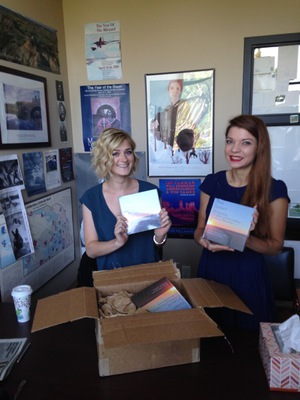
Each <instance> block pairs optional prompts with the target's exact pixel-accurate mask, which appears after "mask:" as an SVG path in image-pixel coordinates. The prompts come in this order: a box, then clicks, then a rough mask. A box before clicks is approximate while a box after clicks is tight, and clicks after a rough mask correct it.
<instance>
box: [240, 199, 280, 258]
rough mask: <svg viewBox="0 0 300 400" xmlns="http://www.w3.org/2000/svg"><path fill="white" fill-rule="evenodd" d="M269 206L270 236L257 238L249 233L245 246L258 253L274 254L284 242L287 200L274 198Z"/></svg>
mask: <svg viewBox="0 0 300 400" xmlns="http://www.w3.org/2000/svg"><path fill="white" fill-rule="evenodd" d="M270 207H271V214H270V219H271V221H270V238H269V239H259V238H257V237H255V236H252V235H250V236H249V237H248V239H247V242H246V246H247V247H248V248H249V249H251V250H254V251H256V252H258V253H263V254H273V255H275V254H278V253H279V252H280V251H281V250H282V247H283V244H284V234H285V228H286V220H287V211H288V200H287V199H285V198H279V199H276V200H274V201H272V202H271V203H270Z"/></svg>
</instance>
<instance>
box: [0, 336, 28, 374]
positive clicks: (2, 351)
mask: <svg viewBox="0 0 300 400" xmlns="http://www.w3.org/2000/svg"><path fill="white" fill-rule="evenodd" d="M26 341H27V339H26V338H18V339H0V381H3V379H4V378H6V376H7V375H8V374H9V373H10V370H11V369H12V367H13V366H14V364H15V362H16V361H17V360H18V359H19V357H21V355H22V351H23V349H24V346H25V343H26Z"/></svg>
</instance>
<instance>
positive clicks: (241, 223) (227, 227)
mask: <svg viewBox="0 0 300 400" xmlns="http://www.w3.org/2000/svg"><path fill="white" fill-rule="evenodd" d="M254 211H255V209H254V208H252V207H248V206H244V205H241V204H237V203H232V202H230V201H225V200H221V199H217V198H216V199H215V200H214V202H213V206H212V209H211V211H210V214H209V217H208V220H207V223H206V226H205V229H204V233H203V238H204V239H207V240H210V241H211V242H214V243H218V244H222V245H224V246H228V247H231V248H233V249H235V250H239V251H243V250H244V248H245V244H246V240H247V238H248V235H249V232H250V227H251V223H252V219H253V214H254Z"/></svg>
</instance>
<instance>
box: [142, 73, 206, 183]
mask: <svg viewBox="0 0 300 400" xmlns="http://www.w3.org/2000/svg"><path fill="white" fill-rule="evenodd" d="M145 85H146V112H147V139H148V175H149V176H172V177H176V176H177V177H180V176H185V177H187V176H191V177H193V176H206V175H208V174H209V173H211V172H213V136H214V135H213V128H214V124H213V120H214V118H213V115H214V69H207V70H198V71H184V72H173V73H163V74H146V75H145Z"/></svg>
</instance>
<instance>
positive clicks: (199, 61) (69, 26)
mask: <svg viewBox="0 0 300 400" xmlns="http://www.w3.org/2000/svg"><path fill="white" fill-rule="evenodd" d="M82 4H83V3H82V1H81V0H63V11H64V22H65V37H66V48H67V59H68V78H69V86H70V99H71V111H72V115H71V118H72V125H73V135H74V149H75V151H76V152H82V151H83V144H82V131H81V118H82V116H81V106H80V86H81V85H88V84H90V83H92V84H104V83H115V82H116V81H112V82H104V81H99V82H98V81H92V82H90V81H88V80H87V74H86V66H85V57H84V54H85V47H84V46H85V42H84V25H85V24H87V23H96V22H108V21H113V20H119V21H120V27H121V49H122V68H123V79H122V80H120V81H117V82H118V83H129V84H130V100H131V121H132V136H133V138H134V140H135V141H136V143H137V148H138V150H140V151H145V150H146V106H145V85H144V75H145V74H147V73H150V74H151V73H160V72H175V71H184V70H194V69H207V68H215V71H216V74H215V157H214V160H215V161H214V165H215V170H216V171H217V170H220V169H223V168H226V163H225V160H224V157H223V143H224V136H223V133H224V129H225V126H226V125H227V121H228V119H229V118H230V117H233V116H234V115H237V114H239V113H240V112H241V101H242V78H243V48H244V38H245V37H251V36H261V35H273V34H282V33H293V32H298V31H299V17H300V3H299V2H298V0H287V1H285V2H282V1H281V0H275V1H274V0H264V1H260V0H253V1H240V0H227V1H223V0H213V1H210V2H207V1H204V0H187V1H185V2H182V1H179V0H165V1H161V0H152V1H143V0H141V1H139V2H136V1H134V0H126V1H125V0H114V1H113V2H99V1H96V0H86V1H85V2H84V7H83V5H82ZM149 180H151V181H153V182H154V183H157V179H153V178H151V179H149ZM199 255H200V247H198V246H197V245H196V244H195V243H194V242H193V240H186V239H184V240H180V239H169V240H168V242H167V244H166V245H165V247H164V256H165V257H167V258H169V257H173V258H174V259H175V260H176V261H178V262H179V263H180V264H183V265H190V266H191V267H192V270H193V271H195V269H196V265H197V263H198V259H199Z"/></svg>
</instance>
